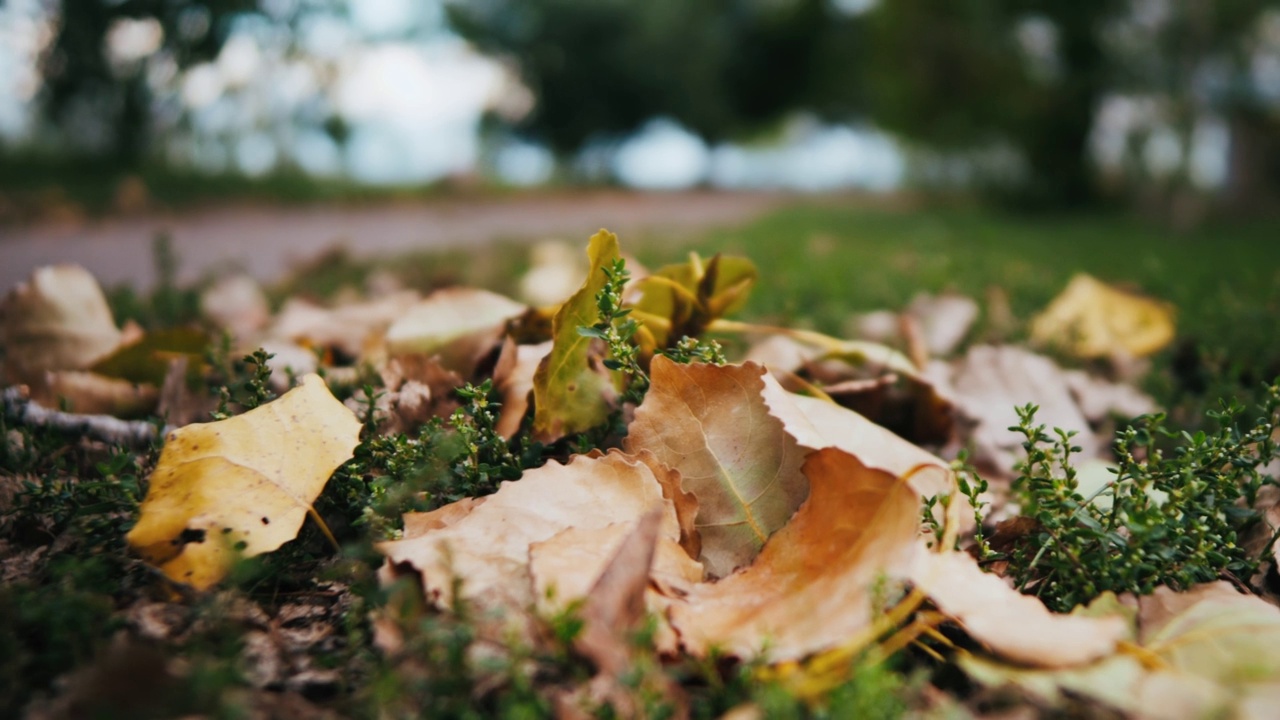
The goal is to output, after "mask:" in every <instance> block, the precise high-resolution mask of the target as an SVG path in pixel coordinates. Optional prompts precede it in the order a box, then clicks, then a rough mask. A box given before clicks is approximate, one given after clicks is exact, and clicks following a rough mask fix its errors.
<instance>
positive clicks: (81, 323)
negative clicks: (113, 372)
mask: <svg viewBox="0 0 1280 720" xmlns="http://www.w3.org/2000/svg"><path fill="white" fill-rule="evenodd" d="M119 344H120V330H119V329H117V328H116V324H115V321H114V320H112V318H111V308H109V307H108V306H107V299H106V297H105V296H104V295H103V294H102V288H100V287H98V281H97V280H95V279H94V278H93V275H91V274H89V271H88V270H85V269H84V268H82V267H80V266H78V265H52V266H46V267H41V268H37V269H36V270H35V271H34V272H32V273H31V277H30V278H29V279H28V280H27V281H25V282H21V283H18V285H17V286H15V287H14V288H13V289H12V290H10V291H9V294H8V295H6V296H5V298H4V301H3V303H0V348H3V349H4V372H5V380H6V382H7V383H26V384H29V385H40V384H42V383H43V382H44V376H45V373H46V372H48V371H50V370H83V369H85V368H87V367H89V366H90V365H92V364H93V362H94V361H95V360H97V359H99V358H101V357H103V356H104V355H107V354H108V353H110V352H111V351H112V350H114V349H116V347H117V346H118V345H119Z"/></svg>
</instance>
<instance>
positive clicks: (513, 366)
mask: <svg viewBox="0 0 1280 720" xmlns="http://www.w3.org/2000/svg"><path fill="white" fill-rule="evenodd" d="M550 352H551V343H550V342H544V343H539V344H537V345H517V344H516V343H515V341H514V340H511V339H510V338H508V339H507V341H506V342H505V343H504V344H503V346H502V352H501V353H500V354H499V355H498V364H497V365H496V366H494V368H493V387H494V389H496V390H497V391H498V392H499V393H501V394H502V409H501V411H500V412H499V413H498V423H497V424H496V425H495V426H494V429H495V430H497V432H498V434H499V435H501V436H502V437H504V438H506V439H508V440H510V439H511V438H512V437H514V436H515V434H516V433H517V432H519V430H520V424H521V423H522V422H524V416H525V414H526V413H528V412H529V393H531V392H533V376H534V373H536V372H537V371H538V365H540V364H541V363H542V359H543V358H545V357H546V356H547V355H548V354H549V353H550Z"/></svg>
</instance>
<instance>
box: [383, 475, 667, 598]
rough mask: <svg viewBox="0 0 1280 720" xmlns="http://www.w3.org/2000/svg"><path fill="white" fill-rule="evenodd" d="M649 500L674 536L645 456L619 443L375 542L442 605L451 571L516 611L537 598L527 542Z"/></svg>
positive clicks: (614, 517)
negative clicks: (438, 520) (411, 531)
mask: <svg viewBox="0 0 1280 720" xmlns="http://www.w3.org/2000/svg"><path fill="white" fill-rule="evenodd" d="M463 502H465V501H463ZM446 507H449V506H446ZM654 507H662V508H663V520H662V536H663V537H666V538H669V539H670V540H672V541H673V542H674V541H678V540H679V538H680V528H679V525H678V524H677V522H676V517H675V511H674V509H672V508H671V506H670V505H668V504H666V503H665V502H664V501H663V498H662V488H661V486H660V485H659V483H658V480H657V479H656V478H655V477H654V475H653V471H652V470H650V469H649V466H648V465H647V464H645V463H644V462H641V461H640V460H639V459H636V458H633V457H628V456H625V455H623V454H621V453H618V452H616V451H615V452H613V453H610V454H609V455H604V456H598V455H597V456H587V455H578V456H575V457H574V458H573V459H572V460H570V462H569V463H568V464H567V465H561V464H559V463H556V462H551V463H548V464H547V465H544V466H542V467H540V468H537V469H534V470H529V471H527V472H525V474H524V477H522V478H521V479H520V480H517V481H514V482H504V483H502V485H501V486H500V487H499V488H498V492H496V493H494V494H493V495H490V496H489V497H488V498H487V499H486V500H485V502H484V503H483V504H480V505H474V506H471V507H470V508H469V512H467V513H466V514H465V515H464V516H462V517H460V518H457V519H455V520H453V522H452V523H451V524H449V525H447V526H445V527H441V528H439V529H435V530H431V531H428V532H425V533H423V534H422V535H419V536H417V537H414V538H412V539H407V540H399V541H395V542H387V543H382V544H381V545H379V546H378V548H379V550H380V551H381V552H382V553H383V554H384V555H386V556H387V558H388V560H390V561H391V562H392V563H397V564H399V563H403V564H407V565H410V566H412V567H413V568H414V569H416V570H417V571H418V572H419V573H420V574H421V576H422V582H423V586H424V588H425V590H426V593H427V597H428V598H429V599H430V600H431V601H432V602H434V603H435V604H436V605H437V606H439V607H441V608H448V607H450V606H451V605H452V603H453V601H454V597H453V578H454V577H455V576H456V577H459V578H461V579H462V580H463V584H462V588H461V596H462V598H463V599H465V600H468V601H470V602H473V603H475V604H476V605H477V606H478V607H479V608H480V609H482V610H502V611H506V612H507V613H509V614H512V615H513V616H515V617H518V616H520V615H521V614H522V613H523V612H524V611H525V610H526V609H527V608H528V607H530V606H531V605H532V604H533V600H534V595H533V589H532V588H533V585H532V581H531V578H530V574H529V549H530V546H531V545H533V544H534V543H538V542H543V541H547V540H550V539H551V538H552V537H554V536H555V535H556V534H557V533H560V532H562V531H564V530H566V529H568V528H571V527H576V528H581V529H584V530H589V529H593V528H603V527H606V526H609V525H611V524H614V523H628V522H634V521H635V520H636V519H637V518H639V517H640V516H641V515H643V514H644V513H645V512H646V511H648V510H650V509H652V508H654Z"/></svg>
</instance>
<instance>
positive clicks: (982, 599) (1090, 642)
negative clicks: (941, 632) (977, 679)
mask: <svg viewBox="0 0 1280 720" xmlns="http://www.w3.org/2000/svg"><path fill="white" fill-rule="evenodd" d="M911 580H912V582H914V583H915V585H916V587H918V588H920V589H921V590H923V591H924V592H925V593H926V594H927V595H928V596H929V599H931V600H932V601H933V603H934V604H935V605H937V606H938V609H939V610H941V611H942V612H943V613H945V614H946V615H947V616H949V617H951V618H953V619H955V620H956V621H957V622H959V623H960V624H961V625H962V626H963V627H964V629H965V631H966V632H968V633H969V635H970V636H972V637H973V638H974V639H975V640H977V641H978V642H981V643H982V644H983V645H986V646H987V647H989V648H991V649H992V650H993V651H995V652H996V653H997V654H999V655H1000V656H1001V657H1003V658H1007V659H1009V660H1013V661H1015V662H1019V663H1025V664H1027V665H1033V666H1036V667H1048V668H1059V667H1068V666H1072V665H1083V664H1085V663H1088V662H1091V661H1094V660H1097V659H1099V658H1103V657H1106V656H1107V655H1110V654H1111V653H1112V652H1114V651H1115V648H1116V643H1118V642H1120V641H1121V640H1124V639H1126V636H1127V635H1128V632H1129V630H1128V625H1127V623H1126V622H1125V621H1124V619H1123V618H1121V617H1116V616H1110V617H1100V618H1093V617H1085V616H1080V615H1060V614H1056V613H1053V612H1050V611H1049V609H1048V608H1046V607H1045V606H1044V603H1042V602H1040V600H1039V599H1037V598H1035V597H1032V596H1030V595H1023V594H1022V593H1019V592H1018V591H1017V590H1014V589H1013V588H1011V587H1009V586H1008V585H1007V584H1005V582H1004V581H1003V580H1001V579H1000V578H999V577H996V576H995V575H991V574H989V573H985V572H983V571H982V569H981V568H979V567H978V564H977V563H976V562H975V561H974V559H973V558H972V557H970V556H969V555H968V554H966V553H959V552H943V553H920V554H919V555H918V556H917V557H916V562H915V564H914V565H913V566H912V569H911Z"/></svg>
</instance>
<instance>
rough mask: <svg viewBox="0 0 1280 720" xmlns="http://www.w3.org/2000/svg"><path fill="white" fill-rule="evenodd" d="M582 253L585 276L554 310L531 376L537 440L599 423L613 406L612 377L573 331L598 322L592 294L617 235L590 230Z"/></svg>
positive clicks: (613, 253) (600, 286)
mask: <svg viewBox="0 0 1280 720" xmlns="http://www.w3.org/2000/svg"><path fill="white" fill-rule="evenodd" d="M587 257H588V259H590V261H591V270H590V272H589V273H588V275H587V279H586V281H584V282H583V284H582V287H580V288H578V291H577V292H576V293H574V294H573V296H572V297H570V298H569V299H568V300H566V301H565V303H564V305H562V306H561V307H560V309H559V310H558V311H557V312H556V315H555V319H554V320H553V321H552V338H553V343H554V345H552V348H551V352H550V353H549V354H548V355H547V357H546V358H544V359H543V360H542V363H541V364H540V365H538V370H537V372H536V373H535V374H534V378H533V396H534V416H533V434H534V436H535V437H536V438H538V439H539V440H541V441H543V442H553V441H555V440H558V439H560V438H562V437H564V436H565V435H573V434H574V433H579V432H582V431H584V430H588V429H590V428H593V427H595V426H597V425H599V424H601V423H603V422H604V421H605V419H606V418H608V416H609V411H610V408H611V407H612V404H613V403H612V400H613V397H614V395H615V393H614V389H613V384H612V381H611V380H610V378H609V375H608V373H607V372H606V371H604V368H603V366H600V367H597V365H596V363H595V362H593V358H592V356H591V343H592V339H591V338H589V337H585V336H583V335H581V334H579V333H578V328H581V327H588V326H591V325H594V324H596V322H597V321H598V320H599V310H598V309H597V307H596V295H597V294H599V293H600V290H601V289H603V288H604V284H605V282H606V278H605V275H604V269H605V268H607V267H609V266H610V264H611V263H612V262H613V261H614V260H616V259H617V258H618V257H619V255H618V237H617V236H616V235H614V234H613V233H611V232H609V231H608V230H601V231H600V232H598V233H596V234H595V235H593V236H592V237H591V241H590V243H588V246H587Z"/></svg>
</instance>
